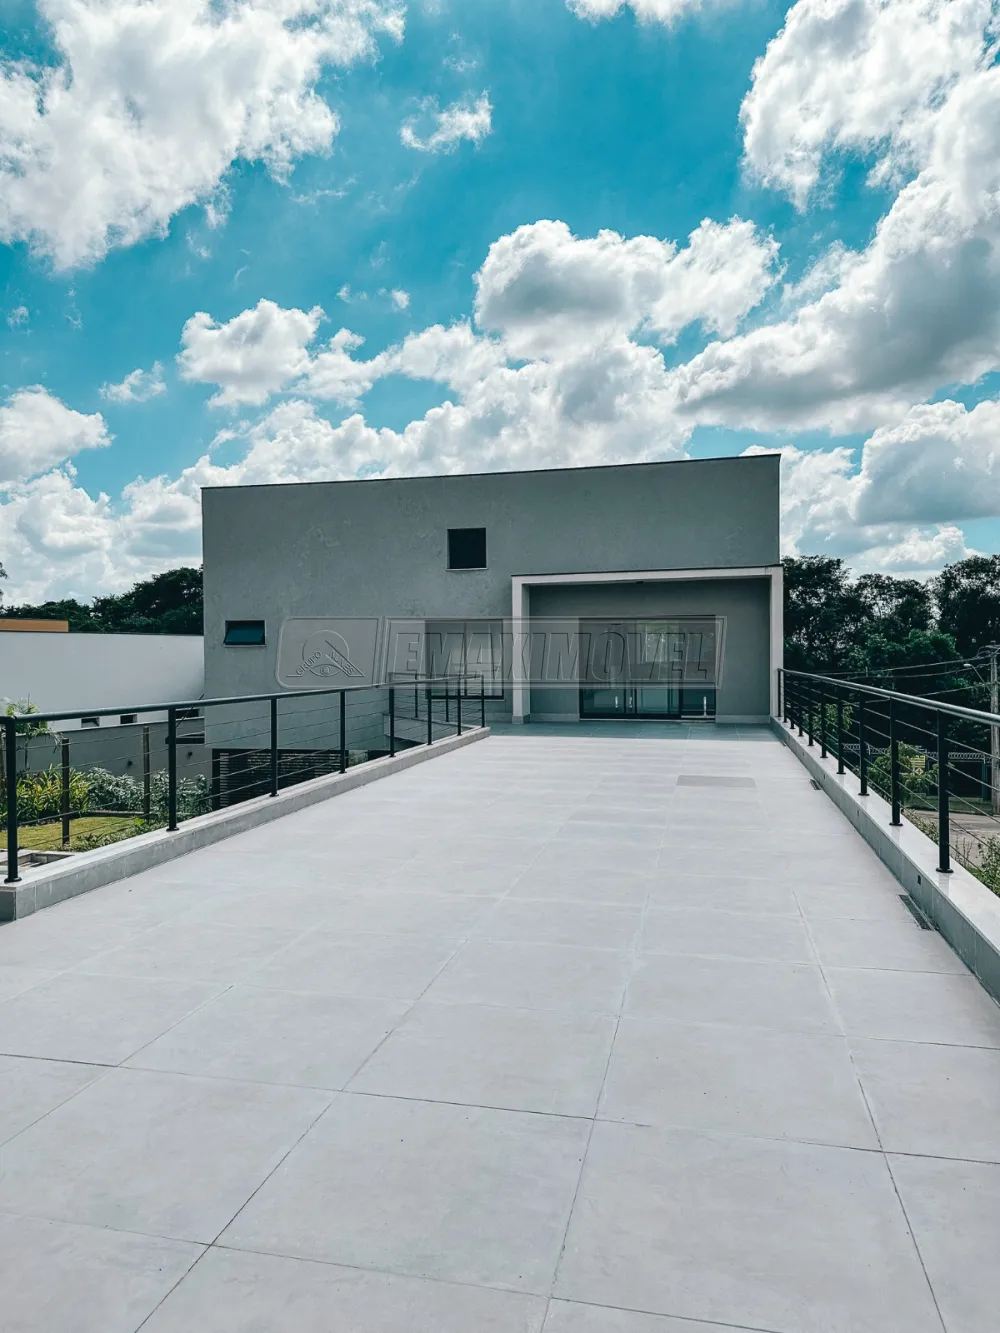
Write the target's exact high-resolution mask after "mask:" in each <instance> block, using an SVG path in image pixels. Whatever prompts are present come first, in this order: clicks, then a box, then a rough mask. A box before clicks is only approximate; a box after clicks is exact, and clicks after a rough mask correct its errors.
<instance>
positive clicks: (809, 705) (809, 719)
mask: <svg viewBox="0 0 1000 1333" xmlns="http://www.w3.org/2000/svg"><path fill="white" fill-rule="evenodd" d="M814 702H815V700H814V695H813V682H812V681H810V682H809V685H808V687H807V693H806V735H807V736H808V737H809V744H810V745H813V744H815V742H814V740H813V721H814V719H813V705H814Z"/></svg>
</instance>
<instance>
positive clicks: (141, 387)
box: [101, 361, 167, 403]
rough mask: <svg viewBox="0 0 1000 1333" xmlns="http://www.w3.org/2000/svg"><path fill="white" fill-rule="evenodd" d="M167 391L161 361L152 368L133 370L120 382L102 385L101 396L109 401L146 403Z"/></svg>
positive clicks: (156, 362)
mask: <svg viewBox="0 0 1000 1333" xmlns="http://www.w3.org/2000/svg"><path fill="white" fill-rule="evenodd" d="M166 391H167V386H166V384H164V382H163V367H162V366H161V365H160V363H159V361H155V362H154V363H153V368H152V370H142V369H139V370H133V371H132V372H131V374H129V375H126V376H125V378H124V379H123V380H122V381H121V383H120V384H102V385H101V397H102V398H106V399H107V400H108V402H109V403H145V402H148V401H149V399H150V398H158V397H159V396H160V394H161V393H166Z"/></svg>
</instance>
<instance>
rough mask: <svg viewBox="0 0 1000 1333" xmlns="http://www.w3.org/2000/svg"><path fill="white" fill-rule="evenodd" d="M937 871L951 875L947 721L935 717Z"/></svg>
mask: <svg viewBox="0 0 1000 1333" xmlns="http://www.w3.org/2000/svg"><path fill="white" fill-rule="evenodd" d="M937 768H938V774H937V785H938V870H939V871H940V872H941V874H942V875H950V874H951V812H950V810H949V802H948V719H947V717H946V716H945V714H944V713H938V715H937Z"/></svg>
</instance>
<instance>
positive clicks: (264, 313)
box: [177, 299, 323, 407]
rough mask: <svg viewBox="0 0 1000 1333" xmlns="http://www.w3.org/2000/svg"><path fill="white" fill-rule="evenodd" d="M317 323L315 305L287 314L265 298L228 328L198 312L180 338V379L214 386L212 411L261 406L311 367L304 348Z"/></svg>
mask: <svg viewBox="0 0 1000 1333" xmlns="http://www.w3.org/2000/svg"><path fill="white" fill-rule="evenodd" d="M321 319H323V311H322V310H321V309H320V307H319V306H314V307H313V308H312V310H309V311H305V310H297V309H294V308H293V309H291V310H286V309H284V307H282V306H279V305H276V304H275V302H274V301H268V300H264V299H262V300H260V301H258V302H257V305H256V306H255V307H254V308H253V309H252V310H244V311H243V312H242V313H241V314H239V315H235V316H234V317H233V318H232V319H231V320H229V322H228V323H226V324H218V323H216V321H215V320H213V319H212V317H211V315H207V314H205V313H204V311H199V312H198V313H197V314H195V315H192V316H191V318H190V319H189V320H188V321H187V323H186V324H185V325H184V329H183V332H182V334H181V347H182V350H181V352H180V354H179V355H178V357H177V362H178V365H179V366H180V372H181V377H182V378H183V379H186V380H191V381H195V382H196V383H201V384H217V385H218V386H219V392H218V393H217V394H215V395H214V397H212V398H211V399H210V400H209V403H210V406H212V407H237V406H240V405H242V404H251V405H257V406H259V405H260V404H262V403H265V402H266V401H267V399H268V398H269V397H270V395H271V394H272V393H276V392H277V391H278V390H279V389H282V388H284V387H285V385H286V384H288V383H290V382H291V381H292V380H295V379H298V378H299V376H301V375H303V374H305V372H306V371H307V370H308V369H309V364H310V359H309V353H308V352H307V351H306V348H307V347H308V345H309V344H310V343H311V342H312V340H313V338H314V337H315V336H316V330H317V329H318V328H319V324H320V320H321Z"/></svg>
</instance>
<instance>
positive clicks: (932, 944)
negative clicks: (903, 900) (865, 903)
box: [809, 917, 968, 976]
mask: <svg viewBox="0 0 1000 1333" xmlns="http://www.w3.org/2000/svg"><path fill="white" fill-rule="evenodd" d="M809 933H810V935H811V936H812V941H813V944H814V945H815V948H816V954H817V957H818V958H819V961H820V962H821V963H822V964H823V965H824V966H826V967H874V968H880V969H884V970H886V971H903V972H955V973H958V974H959V975H962V976H968V968H967V967H966V966H965V964H964V963H963V962H962V960H961V958H959V956H958V954H956V953H955V952H954V950H953V949H950V948H949V947H948V945H947V944H946V943H945V941H944V940H943V939H942V937H941V936H940V935H939V934H938V933H937V931H936V930H922V929H921V927H920V926H918V925H917V923H916V921H914V920H913V918H912V917H911V918H910V921H909V923H907V922H905V921H855V920H851V919H850V918H844V917H816V918H813V920H812V921H811V922H810V925H809Z"/></svg>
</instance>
